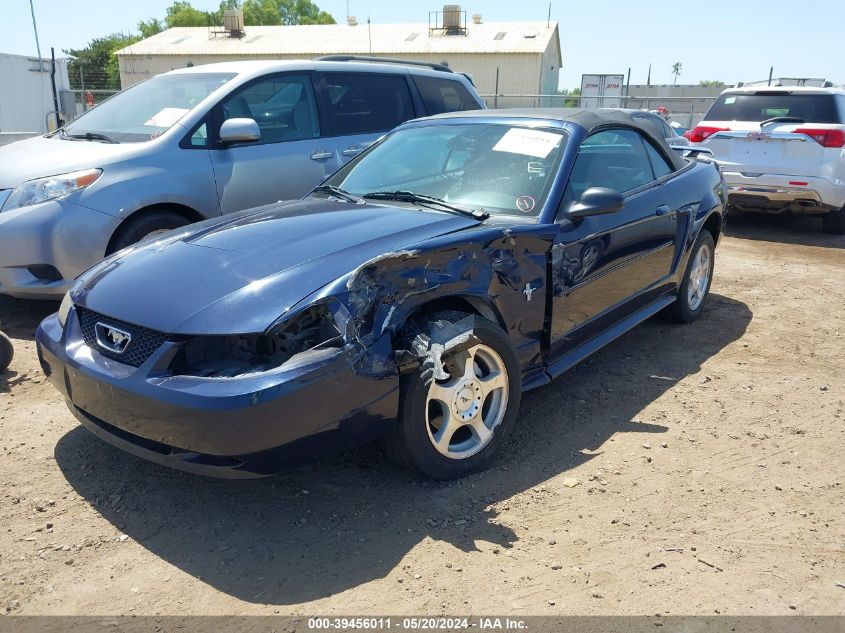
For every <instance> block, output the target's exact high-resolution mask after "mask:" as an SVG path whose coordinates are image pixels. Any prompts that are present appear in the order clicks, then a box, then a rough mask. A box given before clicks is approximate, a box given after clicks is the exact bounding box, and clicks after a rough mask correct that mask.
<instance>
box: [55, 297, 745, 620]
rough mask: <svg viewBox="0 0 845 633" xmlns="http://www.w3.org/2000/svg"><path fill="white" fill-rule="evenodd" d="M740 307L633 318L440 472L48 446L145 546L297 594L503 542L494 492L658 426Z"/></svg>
mask: <svg viewBox="0 0 845 633" xmlns="http://www.w3.org/2000/svg"><path fill="white" fill-rule="evenodd" d="M750 320H751V311H750V310H749V308H748V306H746V305H745V304H743V303H740V302H738V301H735V300H733V299H729V298H726V297H722V296H719V295H711V298H710V303H709V304H708V308H707V310H706V312H705V313H704V315H703V316H702V318H701V319H700V320H699V321H698V322H697V323H695V324H692V325H685V326H677V325H673V324H669V323H666V322H663V321H661V320H659V319H654V320H651V321H649V322H647V323H645V324H643V325H642V326H640V327H638V328H636V329H635V330H633V331H632V332H630V333H628V334H627V335H625V336H624V337H622V338H621V339H619V340H618V341H616V342H614V343H613V344H611V345H609V346H608V347H607V348H605V349H604V350H602V351H601V352H599V353H598V354H596V355H595V356H594V357H592V358H591V359H590V360H588V361H586V362H585V363H583V364H581V365H580V366H579V367H576V368H575V369H573V370H572V371H570V372H569V373H568V374H566V375H565V376H562V377H561V378H559V379H558V380H556V381H555V382H554V383H553V384H552V385H551V386H549V387H545V388H543V389H540V390H537V391H534V392H531V393H529V394H526V396H525V398H524V399H523V405H522V408H521V411H520V419H519V427H518V430H517V431H516V432H515V433H514V437H513V440H512V441H511V443H510V445H509V446H508V447H507V448H506V449H505V451H504V453H503V454H501V455H500V456H499V461H498V462H497V466H496V467H495V468H493V469H492V470H490V471H488V472H486V473H481V474H478V475H474V476H472V477H468V478H466V479H464V480H462V481H460V482H456V483H451V484H443V483H434V482H429V481H423V480H420V479H418V478H415V477H414V476H413V475H411V474H409V473H407V472H405V471H404V470H402V469H399V468H397V467H394V466H393V465H391V464H390V463H389V462H387V461H385V460H384V459H383V457H382V455H381V453H380V452H379V451H378V450H377V449H375V448H372V447H367V448H364V449H360V450H358V451H355V452H352V453H347V454H345V455H343V456H341V457H338V458H335V459H331V460H327V461H324V462H322V463H320V464H318V465H315V466H313V467H309V468H305V469H302V470H299V471H296V472H293V473H288V474H285V475H282V476H278V477H275V478H272V479H264V480H257V481H221V480H212V479H206V478H201V477H197V476H192V475H186V474H183V473H179V472H175V471H170V470H167V469H164V468H162V467H158V466H156V465H153V464H149V463H146V462H143V461H141V460H139V459H137V458H135V457H132V456H130V455H126V454H123V453H121V452H119V451H118V450H117V449H114V448H112V447H110V446H109V445H106V444H104V443H102V442H101V441H100V440H98V439H97V438H95V437H94V436H93V435H91V434H90V433H88V432H87V431H85V430H84V429H82V428H80V427H77V428H76V429H74V430H73V431H71V432H69V433H67V434H66V435H65V436H64V437H62V438H61V439H60V441H59V443H58V445H57V446H56V449H55V457H56V461H57V463H58V465H59V467H60V468H61V469H62V471H63V473H64V475H65V476H66V477H67V479H68V481H69V482H70V483H71V485H72V486H73V487H74V488H75V489H76V490H77V491H78V492H79V494H81V495H82V496H83V497H84V498H85V499H87V500H88V501H89V502H90V503H91V504H92V505H93V506H94V507H95V508H96V510H97V511H98V512H100V513H101V514H102V516H103V517H105V518H106V519H107V520H108V521H110V522H111V523H113V524H114V525H115V526H116V527H117V528H118V529H119V530H120V531H122V532H125V533H126V534H128V535H129V536H131V537H132V538H133V539H135V540H136V541H138V542H139V543H140V544H141V545H142V546H143V547H145V548H147V549H148V550H149V551H150V552H152V553H153V554H154V555H156V556H159V557H161V558H162V559H164V560H165V561H167V562H168V563H170V564H172V565H175V566H177V567H179V568H180V569H182V570H184V571H185V572H186V573H188V574H191V575H192V576H195V577H198V578H200V579H202V581H204V582H206V583H208V584H209V585H211V586H213V587H215V588H216V589H218V590H220V591H223V592H225V593H227V594H229V595H232V596H234V597H236V598H238V599H241V600H245V601H247V602H260V603H270V604H286V605H290V604H296V603H302V602H306V601H310V600H315V599H318V598H321V597H324V596H328V595H331V594H335V593H338V592H342V591H345V590H347V589H350V588H352V587H355V586H358V585H360V584H362V583H366V582H369V581H372V580H374V579H378V578H382V577H384V576H386V575H387V574H388V573H390V572H391V571H392V570H394V568H395V567H396V566H397V565H398V564H399V562H400V561H401V560H402V558H403V557H404V556H405V555H406V554H408V552H409V551H410V550H411V549H412V548H414V547H415V546H416V545H417V544H418V543H419V542H420V541H421V540H423V539H425V538H431V539H435V540H441V541H444V542H447V543H449V544H451V545H452V546H454V547H456V548H459V549H461V550H464V551H469V550H473V549H476V548H477V543H479V542H482V541H486V542H488V543H492V544H496V545H498V546H500V547H502V548H507V547H511V546H512V545H513V543H514V542H515V541H516V540H517V535H516V534H515V532H514V531H513V530H511V529H510V528H509V527H508V526H507V525H502V524H500V523H499V522H498V521H497V515H496V511H495V510H494V509H492V508H491V507H490V505H491V504H493V503H496V502H498V501H503V500H506V499H508V498H510V497H512V496H513V495H516V494H518V493H520V492H523V491H525V490H528V489H531V488H533V487H536V486H538V485H539V484H542V483H544V482H546V481H547V480H548V479H549V478H551V477H554V476H555V475H558V474H559V473H562V472H565V471H567V470H569V469H571V468H573V467H575V466H577V465H579V464H581V463H584V462H586V461H589V460H590V459H592V457H593V456H594V455H595V454H597V453H598V454H600V451H601V450H602V447H603V445H604V444H605V442H607V441H608V439H609V438H611V437H612V436H613V435H614V434H616V433H626V432H635V433H655V434H660V433H663V432H666V431H667V430H668V429H667V427H665V426H661V425H658V424H652V423H649V422H648V421H645V420H641V419H640V418H639V417H638V416H639V415H640V412H641V411H642V410H643V408H644V407H646V406H647V405H648V404H649V403H651V402H652V401H654V400H655V399H656V398H659V397H660V396H661V395H662V394H663V393H664V392H666V391H667V390H670V389H672V388H673V386H674V385H675V384H676V383H677V382H678V381H680V380H681V379H683V378H684V377H685V376H688V375H690V374H693V373H696V372H698V371H699V370H700V367H701V364H702V363H703V362H705V361H706V360H707V359H709V358H710V357H711V356H713V355H715V354H718V353H719V351H720V350H722V349H723V348H724V347H725V346H727V345H729V344H730V343H731V342H733V341H736V340H737V339H738V338H740V337H741V336H742V334H743V332H744V331H745V329H746V327H747V325H748V323H749V321H750ZM282 422H283V420H281V419H280V423H282ZM644 441H645V439H644ZM658 441H659V440H658Z"/></svg>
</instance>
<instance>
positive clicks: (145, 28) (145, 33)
mask: <svg viewBox="0 0 845 633" xmlns="http://www.w3.org/2000/svg"><path fill="white" fill-rule="evenodd" d="M166 28H167V27H166V26H165V25H164V23H163V22H162V21H161V20H159V19H158V18H150V19H149V20H141V21H140V22H138V30H139V31H141V37H143V38H144V39H146V38H148V37H152V36H153V35H155V34H156V33H161V32H162V31H163V30H164V29H166Z"/></svg>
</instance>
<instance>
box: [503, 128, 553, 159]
mask: <svg viewBox="0 0 845 633" xmlns="http://www.w3.org/2000/svg"><path fill="white" fill-rule="evenodd" d="M558 143H560V134H554V133H553V132H543V131H542V130H527V129H525V128H516V127H515V128H511V129H510V130H508V131H507V132H505V135H504V136H503V137H502V138H501V139H499V142H498V143H496V145H495V146H494V147H493V151H494V152H508V153H510V154H524V155H525V156H534V157H535V158H545V157H546V156H548V155H549V153H550V152H551V151H552V150H553V149H554V148H555V147H556V146H557V144H558Z"/></svg>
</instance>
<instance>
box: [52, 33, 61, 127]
mask: <svg viewBox="0 0 845 633" xmlns="http://www.w3.org/2000/svg"><path fill="white" fill-rule="evenodd" d="M50 85H51V86H52V87H53V111H54V113H55V115H56V129H57V130H58V129H59V128H60V127H62V121H61V118H60V117H59V93H58V92H56V49H55V48H53V47H52V46H51V47H50Z"/></svg>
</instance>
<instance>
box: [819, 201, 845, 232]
mask: <svg viewBox="0 0 845 633" xmlns="http://www.w3.org/2000/svg"><path fill="white" fill-rule="evenodd" d="M822 230H823V231H824V232H825V233H832V234H833V235H845V207H842V208H841V209H839V210H838V211H831V212H830V213H826V214H825V215H824V216H823V218H822Z"/></svg>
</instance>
